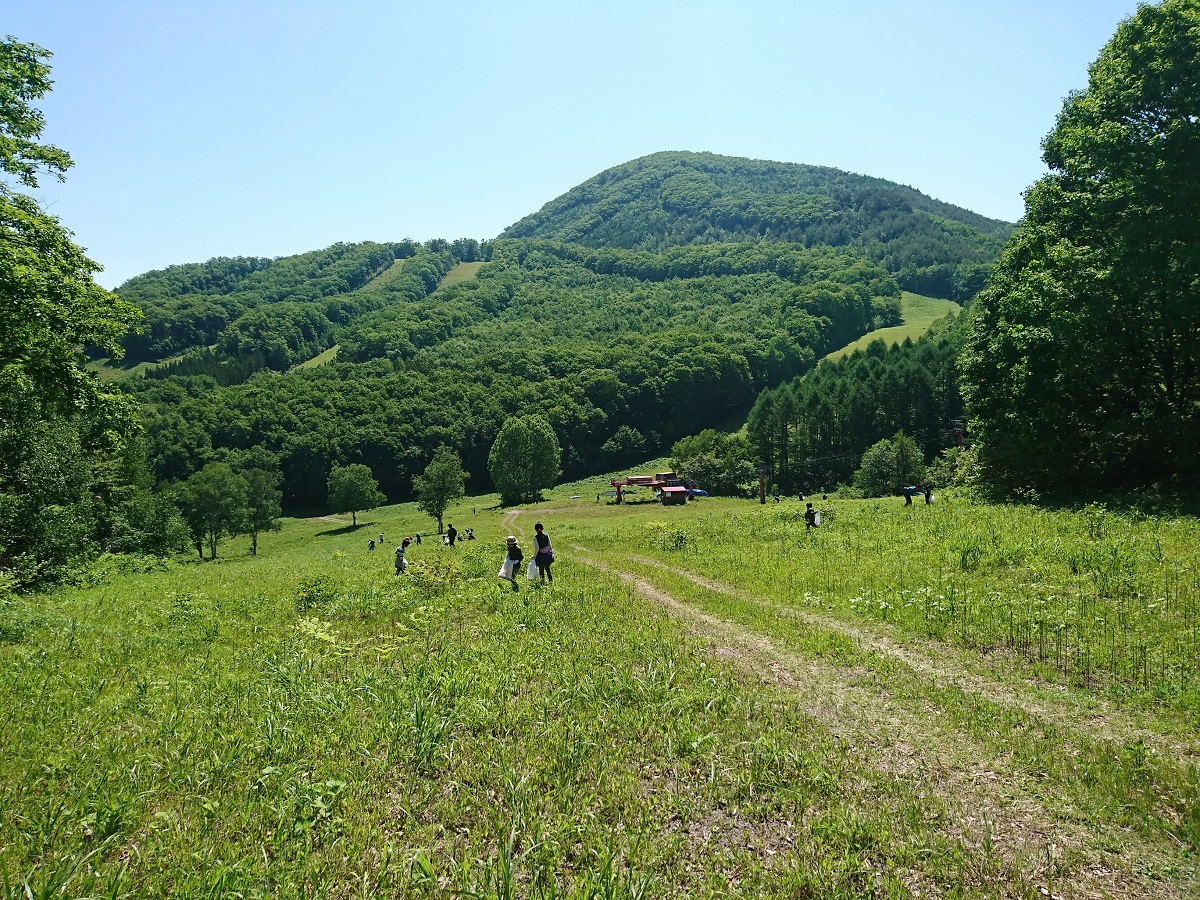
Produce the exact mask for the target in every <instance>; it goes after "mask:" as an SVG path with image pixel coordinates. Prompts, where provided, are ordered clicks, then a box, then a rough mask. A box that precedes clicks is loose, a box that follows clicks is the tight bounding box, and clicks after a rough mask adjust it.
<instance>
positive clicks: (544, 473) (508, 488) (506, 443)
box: [488, 415, 562, 506]
mask: <svg viewBox="0 0 1200 900" xmlns="http://www.w3.org/2000/svg"><path fill="white" fill-rule="evenodd" d="M561 457H562V451H561V450H560V448H559V445H558V438H557V437H556V436H555V434H554V429H553V428H552V427H551V426H550V423H549V422H547V421H546V420H545V419H544V418H542V417H541V416H537V415H532V416H517V417H515V418H512V419H509V420H508V421H507V422H505V423H504V427H503V428H501V429H500V433H499V434H498V435H497V436H496V442H495V443H494V444H492V450H491V452H490V453H489V454H488V471H489V472H490V473H491V476H492V481H493V482H494V483H495V485H496V490H498V491H499V492H500V502H501V503H502V504H503V505H504V506H512V505H513V504H516V503H526V502H533V501H536V500H538V499H540V498H541V493H542V488H547V487H550V486H551V485H553V484H554V482H555V481H556V480H557V478H558V476H559V475H560V474H561V470H560V469H559V462H560V460H561Z"/></svg>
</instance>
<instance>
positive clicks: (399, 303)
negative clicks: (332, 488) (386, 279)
mask: <svg viewBox="0 0 1200 900" xmlns="http://www.w3.org/2000/svg"><path fill="white" fill-rule="evenodd" d="M445 252H447V253H449V255H450V256H451V257H453V253H454V251H453V250H452V249H449V250H447V251H445ZM490 255H491V260H490V262H486V263H485V264H484V265H483V266H482V267H481V268H480V269H479V271H478V273H477V274H476V276H475V277H474V278H471V279H467V280H463V281H458V282H456V283H453V284H448V285H447V286H446V287H442V288H440V289H437V290H434V291H432V292H430V293H427V294H421V292H419V291H418V292H416V293H414V294H412V295H403V296H399V295H397V296H395V297H393V298H391V300H390V302H389V303H388V304H387V305H385V306H380V307H379V308H377V309H374V310H373V311H371V312H366V313H363V314H362V315H360V316H359V317H358V318H357V319H355V320H354V321H352V322H351V323H350V324H348V325H347V326H345V327H344V328H342V329H341V330H340V331H339V332H338V340H339V348H340V353H339V355H338V359H337V361H336V362H334V363H332V364H329V365H325V366H321V367H318V368H314V369H303V370H298V371H293V372H290V373H288V374H273V373H271V372H267V371H263V372H259V373H258V374H256V375H254V376H253V377H251V378H249V380H247V381H245V382H244V383H241V384H228V385H225V386H222V385H221V384H220V379H219V378H218V377H217V374H218V372H210V373H204V374H190V375H187V374H175V375H171V376H170V377H166V378H158V379H142V380H134V381H132V382H129V383H128V390H129V391H130V392H131V393H132V394H133V395H134V396H136V398H137V400H138V401H139V403H140V404H141V407H142V409H143V417H144V420H145V423H146V430H147V440H148V445H149V447H148V451H149V461H150V467H151V470H152V472H153V473H154V475H155V476H156V478H157V479H158V480H160V481H164V482H171V481H179V480H182V479H186V478H187V477H188V476H189V475H191V474H192V473H193V472H195V471H197V470H198V469H200V468H201V467H203V466H204V465H205V464H206V463H208V462H212V461H219V460H221V459H223V458H224V457H226V456H227V455H228V454H230V453H236V452H241V451H246V450H248V449H250V448H252V447H261V448H264V449H265V450H267V451H269V452H270V453H271V454H273V455H274V456H275V457H276V458H277V459H278V460H279V463H280V465H281V467H282V471H283V476H284V478H283V491H284V497H285V501H286V502H287V503H288V504H289V506H291V507H292V508H301V507H317V506H320V505H321V504H323V503H324V500H325V497H324V483H325V474H326V473H327V471H328V469H329V467H330V466H331V465H335V464H346V463H365V464H367V465H368V466H370V467H371V469H372V470H373V471H374V472H375V473H376V476H377V478H378V479H379V483H380V486H381V488H382V489H383V490H384V492H385V493H386V494H387V496H388V497H389V498H390V499H392V500H400V499H406V498H408V497H410V496H411V492H412V478H413V476H414V475H417V474H419V473H420V472H421V471H422V470H423V469H424V467H425V466H426V465H427V464H428V462H429V460H430V459H431V458H432V456H433V453H434V451H435V450H436V449H437V448H438V447H439V446H442V445H447V446H450V447H452V448H454V449H455V450H457V451H458V452H459V453H460V455H461V457H462V460H463V464H464V466H465V468H466V469H467V471H469V472H470V473H471V474H472V478H473V480H472V487H473V488H474V489H482V488H483V487H486V486H487V480H486V479H487V474H486V473H487V465H486V461H487V454H488V450H489V448H490V446H491V443H492V441H493V440H494V439H495V436H496V434H497V433H498V431H499V429H500V427H501V426H502V425H503V423H504V421H505V419H506V418H507V417H509V416H512V415H515V414H520V413H526V412H540V413H542V414H543V415H545V416H546V417H547V418H548V420H549V421H550V422H551V424H552V425H553V426H554V430H555V432H556V434H557V435H558V439H559V441H560V443H561V445H562V452H563V459H562V466H563V471H564V475H565V476H566V477H568V478H570V477H578V476H580V475H583V474H586V473H588V472H592V471H596V470H598V469H600V468H603V467H617V466H621V465H624V464H626V463H628V462H632V461H633V460H636V459H638V458H639V457H641V456H643V455H644V454H646V453H648V452H649V453H653V452H659V451H661V450H664V449H666V448H669V447H670V445H671V443H672V442H674V441H675V440H678V439H679V438H680V437H683V436H686V435H688V434H692V433H695V432H698V431H700V430H701V429H703V428H705V427H710V426H712V425H714V424H719V423H722V422H725V421H727V420H728V419H729V418H730V417H733V416H737V415H738V414H740V413H743V412H744V410H745V409H747V408H748V407H749V406H750V404H751V403H753V401H754V398H755V397H756V396H757V394H758V392H759V391H761V390H762V389H764V388H767V387H771V386H774V385H776V384H779V383H781V382H783V381H784V380H786V379H789V378H792V377H794V376H795V375H797V374H799V373H801V372H804V371H806V370H807V369H809V368H811V367H812V365H813V364H814V362H815V360H816V359H818V358H819V357H820V356H821V355H823V354H824V353H826V352H828V351H829V350H830V349H833V348H835V347H838V346H841V345H842V344H844V343H845V342H846V341H848V340H852V339H854V338H855V337H858V336H859V335H861V334H863V333H865V332H866V331H868V330H869V329H871V328H874V327H879V326H881V325H887V324H894V323H895V322H897V321H898V318H899V293H900V292H899V288H898V287H897V285H896V283H895V280H894V279H893V278H892V277H891V276H890V275H888V273H887V272H885V271H884V270H883V269H882V268H880V267H878V266H876V265H873V264H871V263H869V262H867V261H866V260H864V259H863V258H862V257H861V256H859V255H857V254H854V253H851V252H845V251H836V250H832V249H829V248H815V249H807V248H804V247H800V246H796V245H783V244H730V245H719V246H717V245H713V246H697V247H686V248H673V249H672V250H670V251H667V252H664V253H662V254H653V253H645V252H634V251H622V250H604V251H595V250H589V249H587V248H583V247H579V246H572V245H565V244H558V243H554V242H550V241H536V240H499V241H497V242H496V243H495V245H494V246H493V247H492V248H491V253H490ZM431 257H434V258H436V257H437V253H436V252H435V250H434V249H433V248H430V247H423V248H421V250H420V252H418V253H415V254H414V255H413V256H411V257H409V258H408V259H406V260H404V261H403V263H402V267H401V269H400V271H401V273H402V272H403V270H404V268H407V267H408V266H409V265H414V264H416V265H422V264H423V261H424V260H427V259H429V258H431ZM400 277H402V275H401V276H398V278H397V280H399V278H400ZM364 290H369V289H364ZM360 293H361V291H360ZM418 294H421V295H420V296H418ZM348 296H350V297H353V296H355V295H354V294H351V295H348ZM206 358H207V359H210V360H212V361H213V365H214V367H216V368H217V370H218V371H219V368H220V366H221V365H222V362H221V361H220V354H219V353H213V354H210V355H209V356H208V357H201V356H196V357H194V359H195V360H196V361H197V368H198V367H199V366H198V364H199V362H200V361H201V360H202V359H206ZM168 371H170V370H168Z"/></svg>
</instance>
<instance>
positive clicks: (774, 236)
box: [502, 152, 1013, 303]
mask: <svg viewBox="0 0 1200 900" xmlns="http://www.w3.org/2000/svg"><path fill="white" fill-rule="evenodd" d="M1012 231H1013V226H1012V225H1011V224H1009V223H1007V222H999V221H996V220H994V219H988V218H985V217H984V216H980V215H978V214H976V213H972V212H970V211H968V210H965V209H962V208H961V207H957V206H952V205H950V204H948V203H942V202H940V201H938V200H934V199H933V198H931V197H928V196H926V195H925V194H922V193H921V192H919V191H917V190H915V189H913V188H911V187H905V186H903V185H899V184H896V183H894V182H890V181H885V180H883V179H881V178H870V177H867V176H865V175H854V174H851V173H849V172H843V171H840V170H838V169H832V168H826V167H822V166H808V165H799V164H795V163H779V162H766V161H762V160H751V159H739V158H735V157H729V156H718V155H716V154H714V153H687V152H664V153H654V154H651V155H650V156H643V157H641V158H639V159H635V160H632V161H630V162H627V163H624V164H622V165H619V166H615V167H613V168H611V169H606V170H605V171H603V172H601V173H600V174H599V175H596V176H595V177H594V178H590V179H588V180H587V181H585V182H584V183H583V184H581V185H579V186H578V187H575V188H572V189H571V190H570V191H568V192H567V193H565V194H563V195H562V196H561V197H558V198H556V199H555V200H551V201H550V202H549V203H547V204H546V205H545V206H543V207H542V208H541V209H540V210H538V211H537V212H536V213H533V214H532V215H529V216H526V217H525V218H524V219H522V220H521V221H519V222H517V223H516V224H514V225H512V226H510V227H509V228H508V229H507V230H506V231H505V232H504V234H503V235H502V236H503V237H540V238H549V239H552V240H558V241H567V242H570V243H577V244H582V245H584V246H588V247H622V248H628V249H637V250H651V251H656V250H662V249H664V248H667V247H676V246H684V245H689V244H708V243H722V242H731V241H732V242H742V241H768V242H770V241H784V242H788V243H798V244H804V245H805V246H809V247H812V246H817V245H824V246H830V247H849V248H853V249H855V250H858V251H859V252H861V253H862V254H863V255H865V256H866V257H867V258H868V259H870V260H871V261H873V262H876V263H878V264H880V265H881V266H883V267H884V268H886V269H887V270H888V271H889V272H891V273H892V274H893V275H894V276H896V279H897V281H898V282H899V284H900V286H901V287H902V288H904V289H905V290H910V291H914V292H916V293H919V294H926V295H928V296H931V297H944V298H947V299H951V300H955V301H958V302H960V303H961V302H963V301H965V300H967V299H969V298H970V297H971V296H973V295H974V294H975V293H976V292H977V291H978V290H979V289H980V288H981V287H983V284H984V281H985V280H986V277H987V272H988V270H989V268H990V265H991V263H992V262H994V261H995V260H996V258H997V257H998V256H999V255H1000V250H1001V249H1002V248H1003V246H1004V243H1005V241H1007V240H1008V238H1009V237H1010V236H1011V234H1012Z"/></svg>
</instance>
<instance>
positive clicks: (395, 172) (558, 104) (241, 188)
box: [0, 0, 1137, 287]
mask: <svg viewBox="0 0 1200 900" xmlns="http://www.w3.org/2000/svg"><path fill="white" fill-rule="evenodd" d="M1136 8H1137V4H1136V2H1134V0H1028V2H1026V0H1012V2H1007V0H996V2H982V0H957V2H940V0H938V2H935V0H910V2H899V0H843V2H833V0H829V2H815V0H813V2H807V0H796V2H765V0H763V2H755V0H740V2H703V0H699V2H696V0H693V2H660V3H659V2H650V0H646V2H620V0H617V2H605V3H595V2H589V3H582V2H581V3H571V2H557V3H506V2H471V0H462V2H457V3H438V2H424V3H409V2H391V3H385V2H365V0H363V2H356V0H343V2H341V3H338V4H333V3H329V2H305V0H292V2H265V0H239V2H225V0H211V2H201V0H192V2H188V0H158V2H121V0H106V2H95V0H87V2H83V0H78V2H68V0H6V2H5V3H4V4H3V7H2V8H0V32H2V33H7V34H11V35H12V36H14V37H15V38H17V39H18V40H22V41H31V42H34V43H37V44H40V45H42V46H43V47H45V48H47V49H48V50H50V51H51V52H52V53H53V54H54V58H53V60H52V65H53V67H54V73H53V78H54V80H55V87H54V91H53V93H52V94H50V95H49V96H48V97H47V98H46V99H45V100H44V101H43V103H42V104H41V108H42V110H43V112H44V113H45V116H46V119H47V129H46V135H45V137H46V139H47V140H49V141H50V142H51V143H54V144H56V145H57V146H60V147H62V148H63V149H65V150H67V151H68V152H70V153H71V155H72V156H73V157H74V160H75V168H74V169H72V170H71V172H70V173H69V174H68V178H67V181H66V183H65V184H59V183H57V182H54V181H52V180H48V179H43V181H42V185H41V187H40V189H39V190H38V192H37V196H38V198H39V199H40V200H41V201H42V202H43V204H44V205H45V206H46V207H47V208H48V209H49V210H50V211H51V212H52V213H54V214H55V215H57V216H59V217H60V218H61V219H62V221H63V223H64V224H65V225H66V226H67V227H68V228H70V229H71V230H72V231H74V232H75V235H76V239H77V240H78V242H79V243H80V244H82V245H83V246H84V247H86V248H87V249H88V252H89V254H90V255H91V256H92V257H93V258H94V259H95V260H96V261H97V262H99V263H100V264H101V265H103V266H104V267H105V271H104V272H103V273H102V274H101V275H100V277H99V280H100V282H101V283H102V284H104V285H105V286H107V287H113V286H115V285H117V284H119V283H121V282H123V281H124V280H125V279H127V278H129V277H131V276H133V275H136V274H138V273H140V272H144V271H147V270H149V269H155V268H162V267H164V266H167V265H170V264H173V263H184V262H198V261H203V260H206V259H209V258H211V257H213V256H281V255H286V254H290V253H299V252H303V251H306V250H315V249H318V248H321V247H325V246H328V245H329V244H332V243H334V242H336V241H359V240H399V239H401V238H406V237H408V238H414V239H418V240H424V239H427V238H431V237H445V238H449V239H453V238H457V237H476V238H481V239H482V238H489V237H494V236H495V235H496V234H497V233H498V232H500V231H501V230H502V229H503V228H504V227H506V226H507V225H510V224H511V223H513V222H515V221H516V220H517V219H519V218H521V217H522V216H524V215H526V214H528V213H530V212H533V211H534V210H536V209H538V208H539V207H540V206H541V205H542V204H544V203H546V202H547V201H549V200H551V199H553V198H554V197H556V196H558V195H559V194H561V193H563V192H564V191H566V190H568V189H570V188H571V187H573V186H574V185H576V184H578V183H579V182H581V181H584V180H585V179H587V178H589V177H591V176H592V175H595V174H596V173H598V172H600V171H601V170H603V169H606V168H608V167H609V166H614V165H617V164H619V163H622V162H625V161H627V160H629V159H633V158H635V157H638V156H642V155H645V154H647V153H653V152H656V151H659V150H705V151H711V152H714V153H723V154H728V155H731V156H746V157H753V158H756V159H773V160H782V161H786V162H800V163H813V164H818V165H827V166H834V167H837V168H840V169H845V170H848V171H851V172H860V173H863V174H867V175H873V176H877V177H881V178H887V179H891V180H893V181H898V182H900V183H902V184H909V185H912V186H913V187H915V188H917V189H918V190H921V191H923V192H925V193H927V194H930V195H932V196H934V197H937V198H938V199H940V200H945V201H947V202H950V203H955V204H958V205H960V206H964V207H967V208H968V209H972V210H974V211H976V212H979V213H983V214H984V215H987V216H992V217H995V218H1002V219H1008V220H1010V221H1015V220H1016V219H1017V218H1019V217H1020V215H1021V213H1022V211H1023V204H1022V200H1021V193H1022V192H1023V191H1024V190H1025V189H1026V188H1027V187H1028V186H1029V185H1030V184H1032V183H1033V182H1034V181H1035V180H1036V179H1037V178H1038V177H1039V176H1040V175H1041V174H1042V172H1043V167H1042V164H1041V161H1040V149H1039V146H1040V141H1041V139H1042V137H1043V136H1044V135H1045V134H1046V132H1048V131H1049V130H1050V128H1051V127H1052V126H1053V124H1054V118H1055V116H1056V115H1057V113H1058V111H1059V109H1060V108H1061V105H1062V101H1063V98H1064V97H1065V96H1066V95H1067V93H1068V92H1069V91H1072V90H1076V89H1080V88H1082V87H1084V86H1085V85H1086V83H1087V67H1088V65H1089V64H1090V63H1091V62H1092V61H1093V60H1094V59H1095V58H1096V56H1097V55H1098V54H1099V51H1100V49H1101V48H1102V47H1103V46H1104V44H1105V43H1106V42H1107V41H1108V39H1109V38H1110V37H1111V36H1112V34H1113V32H1114V30H1115V29H1116V27H1117V25H1118V23H1119V22H1120V21H1121V20H1122V19H1124V18H1126V17H1128V16H1129V15H1131V14H1132V13H1133V12H1134V11H1135V10H1136Z"/></svg>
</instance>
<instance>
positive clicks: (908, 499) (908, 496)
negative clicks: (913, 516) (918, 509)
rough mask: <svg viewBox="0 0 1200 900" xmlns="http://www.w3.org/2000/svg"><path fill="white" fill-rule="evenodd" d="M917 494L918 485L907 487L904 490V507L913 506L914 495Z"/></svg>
mask: <svg viewBox="0 0 1200 900" xmlns="http://www.w3.org/2000/svg"><path fill="white" fill-rule="evenodd" d="M916 492H917V488H916V485H912V484H910V485H909V486H908V487H906V488H905V489H904V505H905V506H912V498H913V494H915V493H916Z"/></svg>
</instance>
